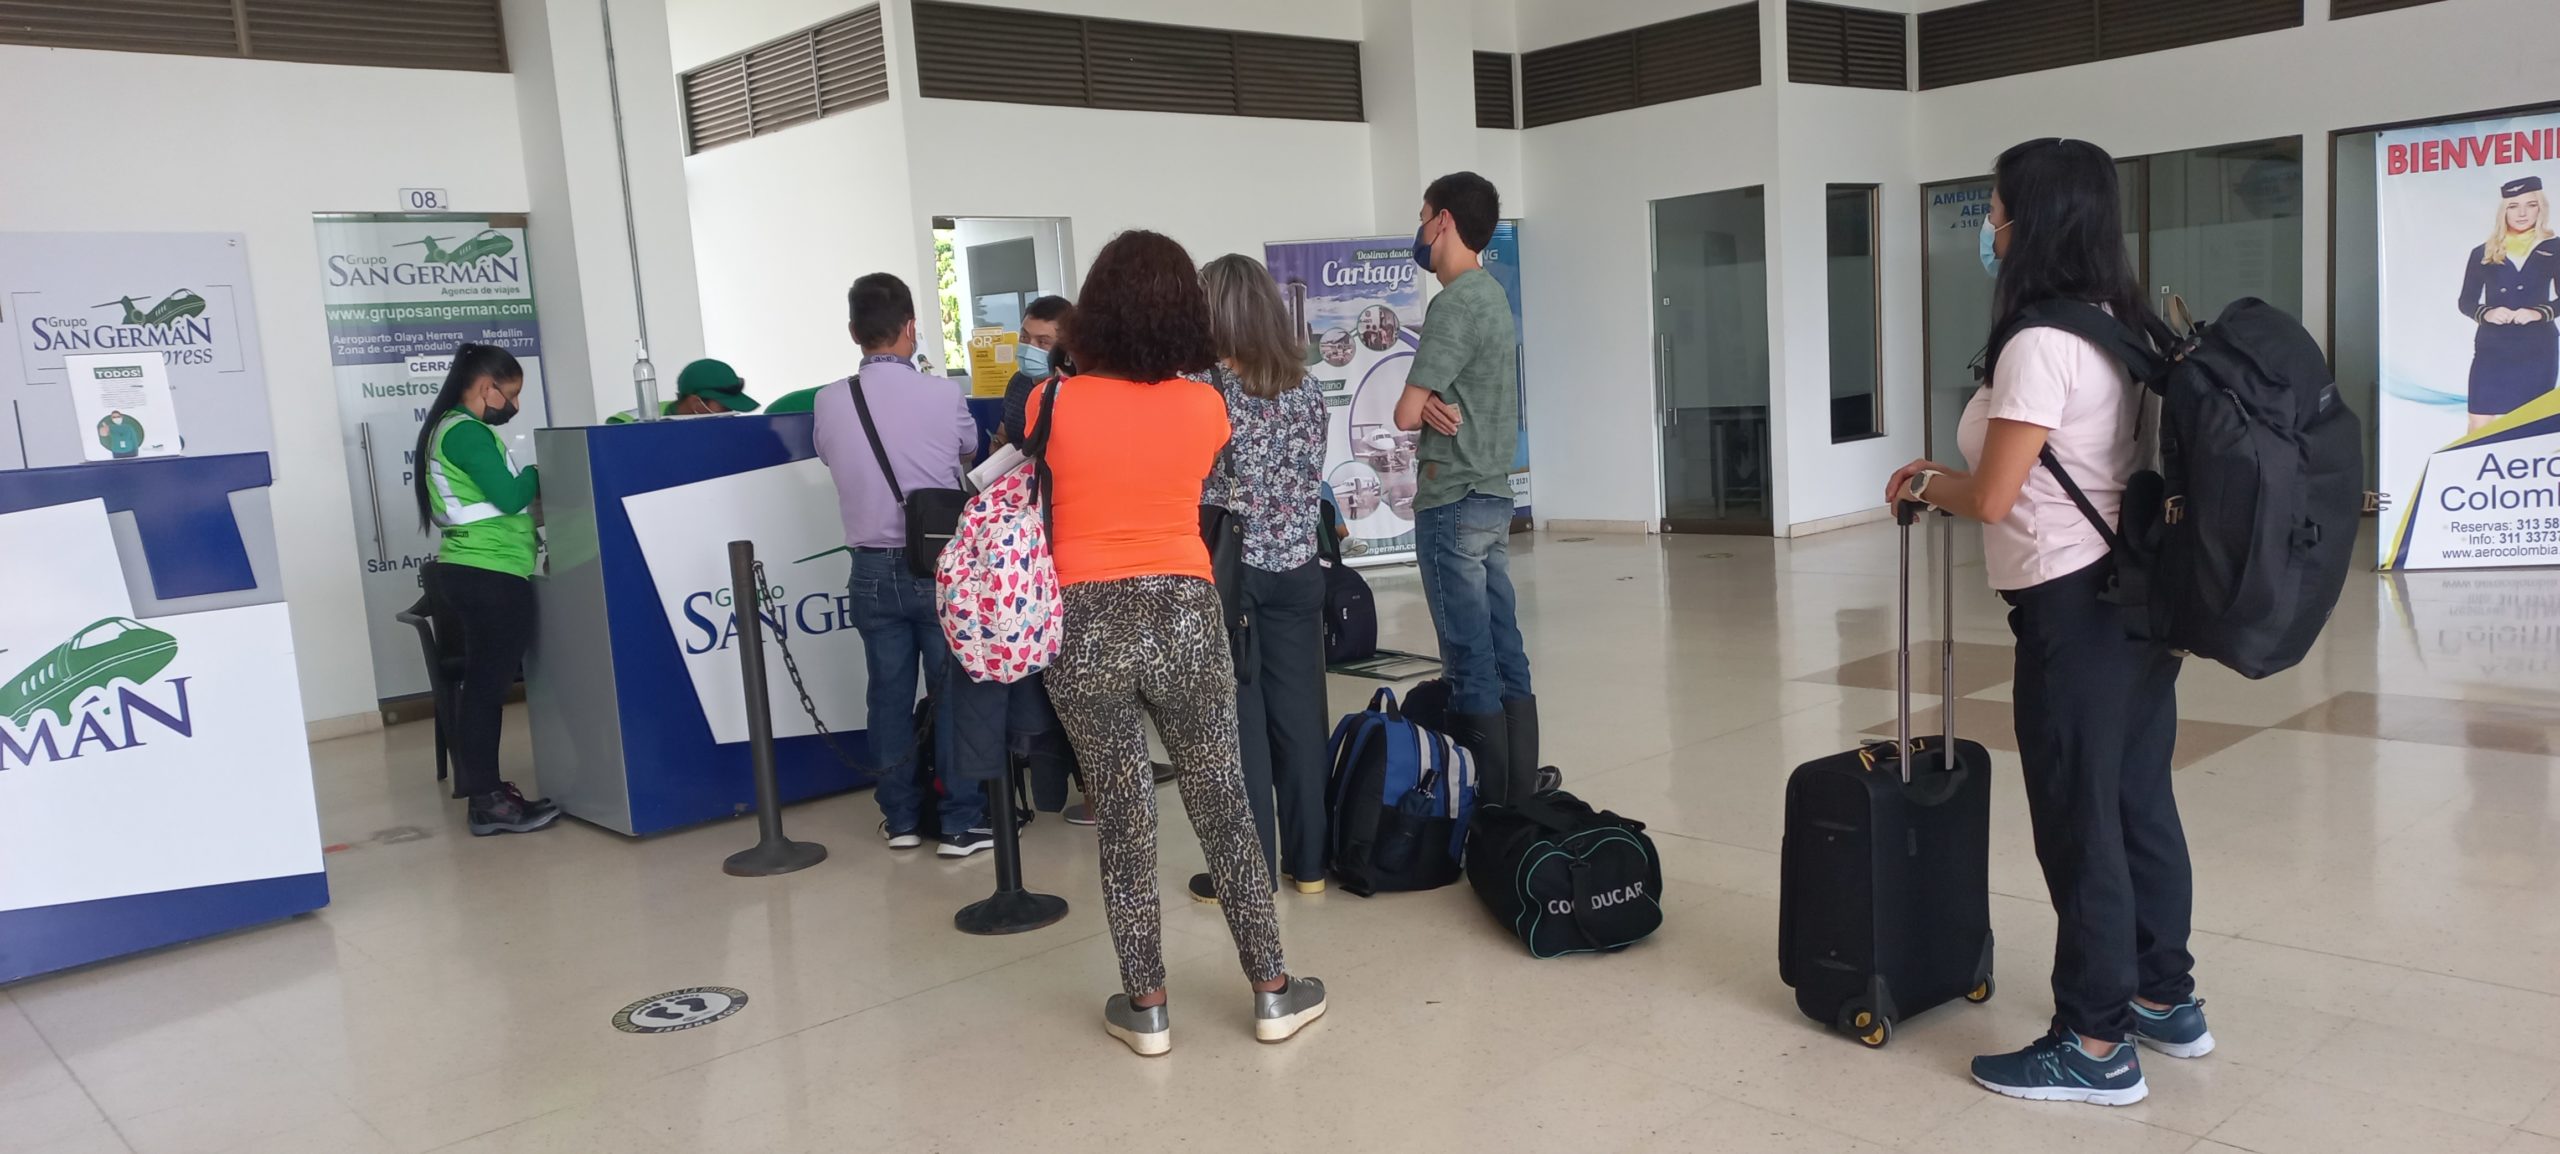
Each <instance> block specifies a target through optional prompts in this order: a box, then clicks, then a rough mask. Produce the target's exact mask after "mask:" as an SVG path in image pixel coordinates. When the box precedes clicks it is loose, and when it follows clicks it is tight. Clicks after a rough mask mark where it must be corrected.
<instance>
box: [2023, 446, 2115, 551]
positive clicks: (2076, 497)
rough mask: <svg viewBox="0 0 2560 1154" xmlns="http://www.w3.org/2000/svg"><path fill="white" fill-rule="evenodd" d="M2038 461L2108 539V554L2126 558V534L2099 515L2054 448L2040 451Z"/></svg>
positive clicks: (2082, 513)
mask: <svg viewBox="0 0 2560 1154" xmlns="http://www.w3.org/2000/svg"><path fill="white" fill-rule="evenodd" d="M2036 459H2037V460H2039V461H2042V462H2044V469H2045V471H2046V472H2048V473H2051V474H2053V479H2054V480H2056V481H2059V482H2061V483H2062V491H2063V492H2064V493H2066V494H2069V495H2070V497H2071V503H2072V504H2074V505H2077V506H2079V507H2080V515H2081V516H2083V517H2086V518H2088V519H2089V523H2090V524H2091V525H2094V526H2097V529H2098V536H2100V537H2104V538H2106V541H2107V552H2109V553H2113V554H2115V555H2116V556H2117V557H2118V558H2119V559H2121V558H2122V557H2123V556H2124V534H2122V533H2118V532H2116V527H2115V526H2113V525H2110V524H2107V519H2106V518H2105V517H2103V516H2100V515H2099V513H2098V506H2097V505H2095V504H2093V503H2091V502H2090V500H2089V495H2088V494H2087V493H2083V492H2081V491H2080V483H2079V482H2077V481H2074V480H2072V479H2071V473H2070V472H2069V471H2068V470H2066V469H2064V468H2063V467H2062V459H2061V458H2059V457H2056V456H2054V455H2053V446H2052V445H2050V444H2048V445H2046V446H2045V447H2044V448H2043V449H2042V450H2040V451H2038V452H2037V453H2036Z"/></svg>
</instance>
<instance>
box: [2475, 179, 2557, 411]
mask: <svg viewBox="0 0 2560 1154" xmlns="http://www.w3.org/2000/svg"><path fill="white" fill-rule="evenodd" d="M2498 197H2499V200H2498V217H2497V223H2496V224H2495V225H2494V226H2492V227H2491V229H2490V231H2489V242H2488V243H2487V244H2484V245H2481V246H2480V247H2478V248H2474V249H2472V250H2471V260H2470V261H2469V262H2468V263H2467V264H2465V265H2464V266H2463V273H2462V300H2461V302H2460V305H2459V307H2460V308H2461V309H2462V315H2464V316H2467V317H2470V318H2471V319H2472V320H2475V321H2478V322H2479V323H2480V332H2479V335H2478V336H2476V337H2474V338H2473V340H2472V345H2471V429H2472V431H2474V432H2477V431H2479V430H2480V429H2482V428H2483V427H2485V426H2487V425H2488V424H2489V423H2490V422H2492V421H2495V420H2497V419H2498V418H2499V417H2503V416H2505V415H2507V414H2508V413H2512V412H2514V411H2516V410H2517V409H2519V408H2522V407H2523V406H2524V404H2525V403H2526V402H2527V401H2531V400H2533V399H2534V398H2536V397H2539V396H2541V395H2542V394H2544V393H2547V392H2550V391H2551V389H2552V386H2553V385H2554V383H2555V382H2560V327H2555V326H2554V325H2553V324H2552V316H2553V314H2554V312H2555V311H2560V292H2556V291H2555V290H2560V240H2554V239H2553V233H2552V231H2551V228H2550V224H2551V204H2550V201H2549V200H2547V199H2546V198H2545V197H2544V196H2543V192H2542V178H2541V177H2538V176H2528V177H2524V178H2522V179H2520V180H2512V181H2509V182H2507V184H2506V185H2505V186H2504V187H2502V188H2500V189H2499V190H2498Z"/></svg>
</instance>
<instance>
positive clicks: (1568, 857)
mask: <svg viewBox="0 0 2560 1154" xmlns="http://www.w3.org/2000/svg"><path fill="white" fill-rule="evenodd" d="M1467 883H1468V884H1469V885H1472V886H1474V887H1475V891H1476V896H1477V897H1479V898H1482V899H1484V904H1485V908H1486V909H1489V910H1491V911H1493V916H1494V917H1495V918H1496V919H1498V920H1500V921H1501V922H1502V924H1503V925H1504V926H1505V927H1508V928H1509V929H1510V930H1511V932H1512V933H1513V934H1515V935H1517V936H1518V937H1519V939H1520V944H1522V945H1525V946H1527V947H1529V953H1530V954H1531V955H1532V956H1535V957H1541V958H1554V957H1562V956H1564V955H1566V954H1587V953H1602V952H1607V951H1612V950H1623V949H1625V948H1627V947H1628V946H1631V945H1634V944H1636V943H1637V942H1640V941H1643V940H1644V939H1645V938H1646V937H1647V936H1648V935H1650V934H1652V933H1653V931H1654V930H1656V929H1659V928H1661V926H1662V859H1661V858H1660V857H1659V856H1658V855H1656V854H1655V853H1654V849H1653V839H1652V838H1649V837H1646V836H1645V835H1644V823H1643V822H1640V821H1630V820H1628V819H1626V818H1623V817H1619V816H1618V815H1617V814H1614V813H1609V812H1606V811H1603V810H1594V809H1592V808H1591V807H1590V806H1589V805H1587V804H1585V803H1584V802H1583V801H1582V799H1580V798H1577V797H1575V796H1573V795H1572V794H1570V793H1566V792H1565V791H1563V790H1561V789H1553V790H1548V791H1546V792H1544V793H1541V794H1537V795H1535V796H1533V797H1530V798H1529V799H1527V800H1525V801H1522V802H1520V803H1518V804H1516V805H1494V804H1490V803H1488V804H1484V805H1479V806H1477V807H1476V812H1475V817H1474V821H1473V824H1472V826H1471V827H1470V828H1469V829H1468V832H1467Z"/></svg>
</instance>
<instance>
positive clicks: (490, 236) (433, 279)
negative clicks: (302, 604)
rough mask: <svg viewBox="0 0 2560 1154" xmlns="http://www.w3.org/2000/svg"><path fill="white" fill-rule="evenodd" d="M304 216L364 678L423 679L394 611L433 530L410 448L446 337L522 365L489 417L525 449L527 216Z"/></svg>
mask: <svg viewBox="0 0 2560 1154" xmlns="http://www.w3.org/2000/svg"><path fill="white" fill-rule="evenodd" d="M313 224H314V226H315V227H316V228H317V229H318V230H319V240H320V249H319V255H320V268H319V273H320V299H321V303H322V304H323V305H324V306H325V308H326V312H327V317H328V328H329V363H330V365H331V366H332V372H333V373H334V374H335V376H336V379H337V393H338V419H339V422H340V426H341V439H342V440H343V441H344V444H345V450H346V461H347V479H348V482H349V484H350V485H351V486H352V488H353V492H354V495H355V521H356V548H357V552H358V557H357V558H356V560H357V563H358V565H359V566H361V568H362V572H363V576H364V590H365V618H366V620H367V621H368V622H370V626H371V628H372V630H373V660H374V684H375V688H376V692H378V693H380V694H381V695H382V696H383V697H385V698H391V697H401V696H406V695H409V694H413V693H424V692H426V691H427V680H426V678H427V675H426V670H425V669H424V668H422V667H420V665H419V662H418V657H417V640H416V638H415V637H414V636H412V637H406V638H404V637H402V636H401V634H402V633H403V632H405V631H406V630H407V629H408V627H407V626H404V625H401V624H400V623H399V622H398V621H396V620H394V618H393V615H394V614H396V613H398V612H399V611H400V610H402V609H406V608H408V607H409V606H410V604H411V603H413V602H415V601H416V600H417V599H418V589H419V584H418V566H419V565H421V564H423V563H425V562H426V561H427V560H428V559H430V558H431V557H433V556H434V553H435V534H434V533H433V532H431V531H428V530H425V529H422V528H420V527H419V525H418V509H417V501H416V498H415V496H414V495H413V493H412V482H413V480H414V478H415V476H416V472H415V470H416V464H417V463H416V461H415V460H414V457H415V454H416V451H417V444H418V431H419V428H420V425H421V422H422V421H423V420H424V419H425V417H426V412H427V407H428V406H429V405H432V404H434V403H435V398H436V391H437V390H438V389H441V388H442V387H443V386H444V376H445V370H447V369H448V368H450V367H452V364H453V354H454V350H455V349H457V348H459V347H461V345H462V344H463V343H464V342H466V341H468V342H471V343H474V344H484V345H496V346H497V347H499V348H502V349H505V350H507V351H508V352H510V353H513V354H515V357H516V360H517V361H518V362H519V363H521V364H522V365H523V366H524V394H523V396H522V397H521V398H520V399H519V400H518V401H517V404H518V405H520V406H521V407H522V411H521V412H520V413H518V414H517V415H516V417H515V419H514V420H513V421H510V422H509V423H507V424H506V425H505V426H504V427H502V428H500V429H499V430H498V434H499V440H500V443H501V444H502V445H503V446H504V447H505V448H506V450H507V452H508V453H509V454H510V455H511V456H513V457H514V458H515V461H516V464H517V465H519V466H523V465H529V464H532V463H533V430H535V429H538V428H541V427H542V426H543V425H545V424H548V423H549V421H548V420H547V412H546V408H545V405H544V401H545V397H544V394H543V388H542V329H541V326H540V324H539V323H538V322H537V321H536V319H535V316H534V304H533V265H532V261H531V258H530V256H529V255H528V253H527V251H526V248H525V220H524V217H522V216H521V215H517V216H492V215H488V214H485V213H484V214H444V213H437V214H426V215H405V216H404V215H389V214H339V215H321V216H316V217H314V218H313Z"/></svg>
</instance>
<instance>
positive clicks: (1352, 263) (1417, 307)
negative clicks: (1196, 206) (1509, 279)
mask: <svg viewBox="0 0 2560 1154" xmlns="http://www.w3.org/2000/svg"><path fill="white" fill-rule="evenodd" d="M1262 258H1263V263H1264V264H1266V265H1269V266H1270V268H1271V275H1272V278H1273V279H1275V280H1277V281H1279V282H1280V292H1281V294H1282V297H1283V299H1285V300H1286V301H1287V302H1288V304H1289V308H1290V311H1291V312H1292V313H1293V314H1295V315H1297V316H1298V317H1299V319H1300V320H1301V322H1302V324H1303V326H1304V331H1305V333H1306V336H1307V371H1308V372H1309V373H1311V374H1313V375H1314V376H1315V378H1316V381H1317V383H1318V384H1320V385H1322V386H1323V388H1324V398H1325V404H1326V405H1328V406H1329V407H1331V409H1332V410H1333V427H1332V429H1331V436H1330V437H1329V438H1328V439H1327V441H1326V447H1325V455H1324V475H1325V482H1326V483H1327V484H1329V485H1331V486H1333V496H1334V500H1335V501H1337V502H1339V503H1340V504H1341V506H1342V513H1343V518H1344V523H1346V524H1348V525H1349V526H1350V527H1351V535H1352V536H1353V537H1354V538H1356V539H1358V540H1360V541H1363V542H1366V543H1367V544H1368V547H1369V555H1370V556H1373V557H1374V556H1382V555H1392V554H1399V553H1410V552H1412V551H1413V496H1414V490H1415V488H1416V486H1417V485H1418V483H1419V481H1420V476H1419V474H1418V473H1417V472H1416V471H1415V470H1416V465H1415V460H1414V458H1415V454H1416V451H1417V449H1418V448H1419V447H1420V445H1421V440H1422V435H1421V434H1420V433H1418V432H1406V431H1404V430H1401V429H1398V428H1396V398H1398V397H1400V396H1402V395H1403V394H1404V377H1405V372H1406V370H1408V369H1410V368H1412V367H1413V351H1414V349H1416V348H1417V347H1419V346H1420V344H1421V340H1422V300H1423V294H1422V279H1423V277H1424V276H1426V275H1427V274H1425V273H1424V272H1423V271H1422V269H1421V267H1420V266H1418V265H1416V264H1414V263H1413V239H1412V238H1411V237H1366V238H1358V239H1352V240H1312V241H1288V242H1282V243H1278V244H1266V245H1264V246H1262Z"/></svg>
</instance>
